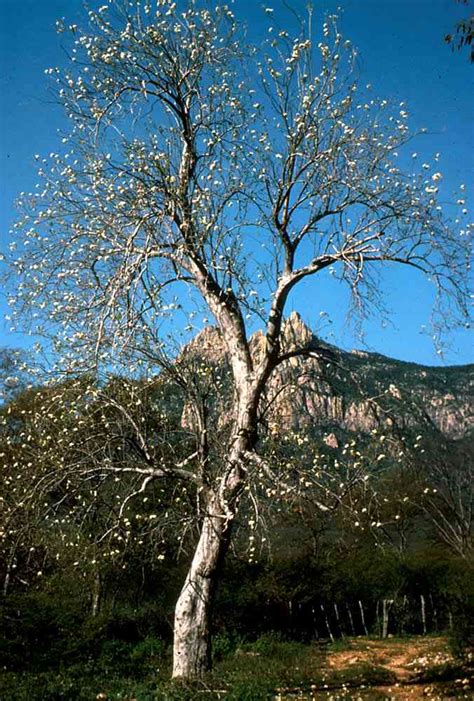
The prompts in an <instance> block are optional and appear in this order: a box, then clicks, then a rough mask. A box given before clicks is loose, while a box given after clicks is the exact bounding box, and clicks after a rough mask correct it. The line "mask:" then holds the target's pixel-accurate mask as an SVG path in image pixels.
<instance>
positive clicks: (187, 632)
mask: <svg viewBox="0 0 474 701" xmlns="http://www.w3.org/2000/svg"><path fill="white" fill-rule="evenodd" d="M216 505H217V504H216V501H215V500H213V503H212V504H211V508H210V509H209V510H208V513H207V515H206V516H205V517H204V519H203V523H202V530H201V535H200V538H199V542H198V545H197V547H196V550H195V553H194V557H193V560H192V563H191V567H190V569H189V572H188V574H187V577H186V581H185V583H184V586H183V588H182V590H181V593H180V595H179V598H178V602H177V604H176V609H175V617H174V647H173V678H183V679H193V678H194V679H198V678H200V677H202V676H203V675H204V674H205V673H206V672H207V671H208V670H209V669H210V666H211V611H212V604H213V599H214V591H215V586H216V580H217V575H218V569H219V564H220V562H221V560H222V558H223V556H224V555H225V553H226V551H227V546H228V543H229V536H230V522H229V519H228V517H227V516H226V515H225V514H223V513H222V512H220V513H219V510H218V509H216V508H215V506H216Z"/></svg>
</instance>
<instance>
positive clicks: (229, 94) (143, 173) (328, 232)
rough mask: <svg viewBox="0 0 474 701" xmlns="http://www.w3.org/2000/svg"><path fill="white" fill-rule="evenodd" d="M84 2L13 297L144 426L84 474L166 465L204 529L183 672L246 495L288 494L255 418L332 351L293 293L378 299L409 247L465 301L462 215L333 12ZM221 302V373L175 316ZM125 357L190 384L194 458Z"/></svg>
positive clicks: (181, 605)
mask: <svg viewBox="0 0 474 701" xmlns="http://www.w3.org/2000/svg"><path fill="white" fill-rule="evenodd" d="M268 13H269V14H270V15H271V11H270V9H269V10H268ZM89 16H90V23H91V28H90V30H89V31H88V32H85V33H82V32H80V30H79V29H78V28H77V27H76V26H75V25H72V26H70V27H69V28H67V27H65V26H62V25H61V26H60V31H64V32H66V31H70V33H71V34H72V42H73V47H72V51H71V54H70V58H71V65H70V69H69V70H68V71H67V72H66V73H65V74H64V75H62V74H61V73H60V72H59V71H56V70H55V69H49V70H48V72H49V73H50V74H52V76H53V78H54V79H55V80H56V81H57V83H58V97H59V100H60V102H61V103H62V104H63V105H64V107H65V111H66V115H67V118H68V119H69V121H70V124H71V130H70V133H69V134H68V135H67V136H65V137H64V139H63V141H64V143H65V144H66V146H65V149H66V147H67V149H68V150H67V152H65V153H63V154H62V155H59V154H51V155H50V157H49V158H47V159H44V160H43V161H42V162H41V163H40V171H39V173H40V176H41V177H42V179H43V185H42V187H41V188H40V189H39V190H38V192H37V193H34V194H32V195H30V196H28V195H25V196H24V197H22V198H21V205H22V207H23V209H24V217H23V219H22V221H21V222H19V224H18V226H17V232H18V233H17V236H18V237H20V236H21V237H22V239H21V240H22V244H23V245H24V246H27V248H26V249H25V254H23V253H22V252H21V251H20V252H19V253H16V254H15V255H14V256H13V262H12V264H13V266H14V270H15V271H16V274H17V275H18V276H19V281H18V294H17V295H16V301H17V303H18V308H17V310H16V311H15V312H14V314H18V315H20V316H21V318H23V319H27V318H28V316H29V318H30V319H31V322H32V327H33V329H34V331H35V332H36V333H39V334H43V335H44V336H45V337H46V338H50V339H51V342H50V346H49V348H47V353H48V357H49V358H51V359H53V358H54V363H53V364H52V367H51V374H52V376H53V377H54V376H55V374H59V376H60V377H63V374H64V373H68V374H72V375H73V376H78V375H79V374H80V373H82V372H87V373H89V376H94V377H97V378H98V379H97V380H94V382H96V383H98V384H97V385H96V386H97V387H98V388H99V389H98V390H97V391H95V394H94V401H97V402H99V405H100V403H101V402H102V406H103V407H104V410H103V411H104V413H107V412H108V411H110V410H111V407H113V411H114V412H115V416H119V415H120V416H121V417H122V419H123V423H122V426H124V425H127V426H128V428H127V431H129V432H130V433H129V440H128V441H126V442H127V444H128V445H130V444H131V443H132V444H133V445H134V448H133V451H132V452H133V459H132V460H131V461H130V459H129V461H128V462H127V464H125V463H119V464H117V463H115V462H113V461H114V460H115V459H116V455H114V456H113V457H112V458H111V459H112V464H110V465H109V466H110V468H111V469H110V470H107V463H105V464H104V463H103V462H102V461H101V460H99V462H97V461H95V457H94V456H95V455H96V454H95V453H89V457H91V456H92V457H94V462H93V464H92V466H91V463H90V462H89V461H88V460H87V461H86V463H80V462H77V461H73V462H72V463H71V464H72V465H74V466H75V467H74V474H75V479H82V480H85V479H86V478H87V479H89V478H90V477H91V472H90V470H92V469H94V470H95V471H96V474H98V475H99V476H100V479H101V480H102V479H104V480H105V479H106V478H111V479H119V480H120V481H122V484H123V486H124V488H129V489H130V495H132V494H135V495H136V494H137V493H139V494H143V493H144V492H145V491H146V490H148V489H149V488H150V487H152V486H154V485H155V483H157V482H158V483H159V482H160V480H166V481H168V482H169V481H172V482H173V481H174V482H175V483H176V484H177V485H180V489H181V488H182V491H183V492H185V493H187V494H189V495H191V496H190V497H186V501H187V504H188V508H191V505H192V506H193V508H194V513H195V515H197V517H198V523H199V537H198V539H197V544H196V547H195V551H194V554H193V556H192V561H191V565H190V568H189V572H188V574H187V577H186V581H185V583H184V585H183V588H182V591H181V594H180V596H179V599H178V602H177V605H176V613H175V628H174V633H175V642H174V669H173V675H174V676H175V677H199V676H201V675H202V674H203V673H204V672H205V670H206V669H207V668H208V666H209V650H210V647H209V645H210V615H211V608H212V601H213V592H214V589H215V585H216V578H217V573H218V568H219V564H220V562H221V561H222V558H223V556H224V555H225V552H226V550H227V548H228V545H229V541H230V537H231V531H232V524H233V523H234V522H235V519H236V515H237V513H238V509H239V503H240V502H241V501H242V499H243V497H245V496H248V497H249V498H250V499H255V498H258V497H259V495H261V493H262V492H265V494H266V496H267V497H268V498H272V497H273V495H274V494H275V493H276V489H275V488H273V487H272V488H270V487H268V488H265V484H266V480H272V479H273V465H272V463H271V461H270V460H268V459H266V458H265V455H264V446H265V431H264V429H263V426H264V424H263V423H262V422H261V421H260V418H261V417H262V416H264V415H265V405H266V403H267V402H268V401H270V400H269V398H268V397H267V391H268V388H269V385H270V378H271V376H272V373H273V372H274V371H275V369H276V368H277V367H279V366H280V365H282V364H283V363H286V362H291V361H292V359H294V358H310V359H311V358H313V359H318V360H319V361H321V362H323V361H324V352H323V351H322V350H319V349H318V348H317V347H316V348H315V347H314V345H308V344H307V343H305V342H304V341H303V343H302V344H301V345H299V346H295V345H294V344H288V343H287V342H286V341H285V339H284V335H283V327H284V319H285V306H286V303H287V301H288V299H289V297H290V294H291V292H292V291H293V289H294V288H295V287H296V286H297V285H298V284H300V283H301V282H303V281H305V280H307V279H309V278H313V277H315V276H319V277H320V276H321V275H323V274H324V271H330V272H331V273H334V274H335V275H339V278H340V280H341V282H342V283H345V284H347V285H348V286H349V288H350V290H351V292H352V296H353V300H354V305H355V308H356V310H358V311H359V313H360V314H362V315H363V314H364V313H365V312H366V311H367V310H368V309H370V308H371V307H372V306H373V307H375V308H379V307H380V305H381V303H382V301H383V294H382V289H381V287H380V285H379V282H378V280H377V278H376V277H375V273H376V270H377V266H379V265H382V264H383V265H386V264H388V263H397V264H400V265H404V266H409V267H410V268H411V269H412V270H413V271H414V274H415V273H417V272H421V273H424V274H426V275H428V276H429V277H430V278H431V279H432V280H433V282H434V283H435V284H436V286H437V290H438V293H439V295H438V301H439V302H440V304H441V305H447V307H448V308H449V309H450V310H451V312H453V313H454V312H455V311H456V310H457V311H458V312H459V313H460V316H461V317H462V316H463V314H464V311H465V306H464V301H465V290H464V283H463V280H464V276H463V271H464V269H465V265H466V245H465V235H466V233H467V229H466V228H464V229H462V230H461V232H459V231H458V230H457V229H458V227H454V228H452V226H451V225H449V224H448V223H447V222H446V221H445V220H444V218H443V214H442V212H441V208H440V205H439V202H438V199H437V192H438V181H439V180H440V179H441V174H440V173H437V172H435V173H433V174H432V175H429V176H428V177H426V171H424V170H422V171H421V172H420V173H418V174H415V175H413V176H412V175H407V174H405V173H404V172H403V171H402V169H401V168H400V167H399V166H398V165H397V157H398V149H400V148H402V147H403V146H404V145H405V144H406V143H407V142H408V141H409V139H410V138H411V134H410V132H409V129H408V126H407V113H406V111H405V110H404V109H400V107H398V108H397V110H396V111H395V112H394V111H393V110H392V109H391V108H390V107H389V105H388V104H387V102H386V101H384V100H382V101H376V100H372V99H371V98H369V97H365V96H364V95H362V96H361V98H360V103H359V102H358V101H357V97H356V93H357V84H356V79H355V75H354V60H355V51H354V50H353V48H352V47H351V45H350V42H348V41H343V39H342V37H341V35H340V34H339V32H338V29H337V25H336V18H334V17H329V18H328V19H327V20H326V21H325V22H324V24H323V26H322V34H323V36H322V37H321V41H320V42H319V43H317V39H315V38H314V37H313V35H312V30H311V23H309V28H305V27H304V25H302V29H301V33H300V35H299V36H297V37H296V38H294V39H292V38H291V37H290V36H289V35H288V34H287V33H286V32H279V33H278V32H277V30H276V29H273V31H272V32H271V33H270V41H269V42H268V43H266V44H265V45H264V46H263V47H259V48H252V47H247V46H245V44H244V42H243V37H242V29H241V27H240V25H239V23H238V22H237V21H236V20H235V18H234V16H233V15H232V13H231V11H230V9H229V8H228V7H226V6H223V7H220V8H216V9H214V8H213V9H212V10H210V9H199V8H198V7H197V6H196V5H195V4H194V3H189V4H188V5H187V8H186V9H185V10H184V11H181V10H180V9H178V8H177V7H176V5H175V3H172V2H171V1H169V0H160V1H159V2H157V7H156V11H155V8H153V10H152V8H151V6H150V5H148V4H145V5H144V6H143V8H141V7H140V6H139V5H138V3H137V4H136V3H133V2H132V3H125V2H123V3H121V2H115V3H113V4H112V5H111V7H110V9H108V8H107V6H103V7H102V8H100V9H99V10H98V11H97V12H90V13H89ZM21 232H22V233H21ZM206 314H210V315H212V317H213V318H214V321H215V324H216V327H217V330H216V332H215V335H214V336H213V338H214V339H219V342H220V343H221V344H222V346H223V348H224V351H225V354H226V369H225V372H224V373H222V372H221V371H219V370H218V369H217V368H215V367H213V365H212V362H211V364H210V365H209V362H207V363H199V361H198V360H196V357H197V356H196V355H193V354H192V353H191V354H189V353H188V354H187V355H186V354H184V355H183V354H180V352H179V335H178V330H179V329H180V328H181V329H183V327H184V329H183V333H184V334H185V336H184V337H185V338H186V334H187V337H188V338H189V334H190V333H191V331H192V330H193V328H196V327H199V325H205V324H206V323H207V317H206V316H205V315H206ZM440 318H441V317H437V320H438V321H439V319H440ZM451 318H453V317H451ZM257 326H259V327H260V328H263V333H262V334H261V335H260V337H259V338H260V341H259V343H257V344H256V343H255V342H252V341H251V339H250V337H249V329H251V328H252V327H253V328H256V327H257ZM204 340H205V339H204V338H203V337H201V341H199V340H198V342H197V343H198V345H199V343H202V344H203V345H204ZM172 341H173V342H174V345H175V348H174V350H173V348H172V346H173V342H172ZM193 358H194V359H193ZM209 359H211V361H212V343H211V349H210V355H209V357H208V360H209ZM110 373H115V374H117V375H119V376H122V377H123V376H126V375H127V374H128V375H130V376H131V377H135V378H137V377H142V378H146V377H153V375H156V374H157V373H158V374H159V375H160V377H166V376H167V377H169V378H171V379H172V380H173V382H174V385H175V387H177V388H179V390H178V391H179V392H181V393H182V394H183V395H184V397H185V400H186V402H187V406H188V415H189V416H190V417H191V419H190V421H188V422H187V424H186V425H185V426H184V429H185V433H186V431H187V441H184V442H182V443H181V448H182V449H183V451H182V452H181V453H180V455H179V458H178V457H174V455H173V454H172V455H171V456H168V457H167V458H166V459H165V460H164V461H163V460H162V457H163V454H162V453H160V452H159V451H157V450H156V446H157V445H158V444H159V442H160V439H159V436H158V435H156V434H155V435H153V434H150V435H149V434H147V433H146V432H145V431H144V430H143V429H142V425H141V424H140V423H137V421H135V419H134V416H133V415H132V414H131V413H130V411H129V410H128V406H127V405H122V404H120V402H115V400H113V401H112V400H111V398H110V396H109V397H107V396H106V393H104V392H103V391H101V390H100V388H101V387H103V386H104V383H105V380H104V377H106V376H107V375H110ZM142 381H143V382H145V379H143V380H142ZM211 389H212V391H211ZM216 391H217V396H219V395H220V396H221V397H223V396H225V397H226V400H225V402H224V403H222V402H216V401H214V400H213V399H212V397H215V396H216ZM57 401H58V402H60V401H61V402H62V409H63V410H66V409H68V408H69V410H70V411H74V407H72V406H71V405H68V404H67V402H66V403H64V401H63V400H62V399H61V400H60V399H59V396H58V400H57ZM114 402H115V403H114ZM103 427H104V428H105V433H106V434H107V431H109V432H110V436H112V435H114V432H113V430H112V426H111V424H110V422H108V421H107V420H104V423H103ZM48 435H50V434H48ZM130 435H131V436H132V437H133V440H132V438H130ZM48 440H50V441H52V443H51V446H50V449H49V452H50V453H51V452H52V451H53V450H54V441H55V437H54V434H53V435H52V436H51V437H50V439H48ZM72 442H74V441H72ZM110 442H111V441H110V440H109V441H108V443H107V444H108V445H109V444H110ZM79 447H81V446H79ZM72 449H73V450H74V445H73V446H72ZM351 459H352V458H351ZM353 461H354V463H356V462H357V460H356V458H355V457H354V458H353ZM277 467H278V470H277V472H278V473H279V474H278V475H277V478H276V482H277V484H278V485H279V486H280V487H282V489H283V490H284V491H285V493H286V494H289V493H290V494H291V493H292V492H293V491H297V490H299V489H301V488H303V486H304V485H305V484H308V485H309V486H308V489H312V488H313V487H314V490H317V489H318V488H320V484H319V482H318V479H319V477H318V476H316V477H314V475H313V473H314V469H313V466H312V464H309V465H299V466H298V465H294V466H293V467H292V468H290V467H288V465H284V466H283V468H282V463H281V461H278V462H277ZM298 467H299V469H300V471H298ZM66 469H68V467H67V465H66ZM282 469H283V477H282ZM316 472H317V471H316ZM130 475H133V480H131V479H130ZM137 481H138V485H137ZM272 490H273V491H272ZM323 491H324V490H323ZM319 503H320V505H321V508H322V509H327V508H331V507H330V506H328V505H326V504H325V503H323V502H322V501H321V500H320V502H319ZM119 515H120V514H119ZM121 515H122V516H123V513H122V514H121Z"/></svg>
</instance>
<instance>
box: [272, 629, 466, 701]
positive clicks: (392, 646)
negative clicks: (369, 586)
mask: <svg viewBox="0 0 474 701" xmlns="http://www.w3.org/2000/svg"><path fill="white" fill-rule="evenodd" d="M346 642H347V646H345V649H342V650H340V651H339V650H328V652H327V655H326V658H325V663H324V671H323V674H324V677H325V678H326V680H327V682H328V684H327V691H326V690H324V685H323V689H321V687H319V688H318V689H316V688H313V689H311V690H310V691H309V692H308V691H307V690H306V691H303V690H301V691H299V692H296V693H291V694H289V695H282V696H280V699H281V701H283V700H286V699H294V698H299V699H308V700H310V699H311V700H314V701H323V700H327V701H337V700H338V699H360V700H361V701H369V700H370V701H391V700H392V699H393V700H394V701H401V700H402V699H413V700H415V699H428V698H429V699H431V701H445V699H473V700H474V686H473V680H472V678H469V677H468V675H467V672H466V674H464V673H463V674H461V675H460V676H459V678H457V679H453V680H450V681H449V682H439V681H438V682H432V683H431V682H426V681H425V682H424V681H423V680H422V675H424V674H426V673H427V672H428V671H429V670H432V669H433V668H435V669H436V668H440V667H441V666H443V665H449V664H453V665H454V664H455V660H454V659H453V657H452V655H451V653H450V651H449V648H448V644H447V640H446V638H444V637H441V636H439V637H431V636H430V637H423V636H417V637H412V638H407V639H400V638H388V639H386V640H374V639H367V638H350V639H348V640H347V641H346ZM318 662H319V663H321V659H320V658H319V660H318ZM363 668H364V669H369V668H374V669H377V670H382V672H383V671H384V670H385V671H386V672H387V673H389V674H390V675H392V679H393V682H390V683H384V684H383V685H378V684H377V683H376V684H374V685H369V684H361V685H357V681H356V680H357V675H358V672H359V670H361V669H363ZM351 670H353V672H354V674H353V677H352V676H351ZM341 675H342V677H343V678H344V680H345V681H344V683H342V684H341V685H340V686H339V687H336V685H335V684H334V680H336V679H337V678H338V677H341ZM276 698H277V699H278V696H277V697H276Z"/></svg>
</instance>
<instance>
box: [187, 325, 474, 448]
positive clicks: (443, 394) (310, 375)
mask: <svg viewBox="0 0 474 701" xmlns="http://www.w3.org/2000/svg"><path fill="white" fill-rule="evenodd" d="M264 343H265V339H264V336H263V334H262V333H261V332H257V333H256V334H254V336H253V337H252V338H251V349H252V354H253V356H254V358H255V361H256V362H258V360H259V358H260V357H261V353H262V352H263V348H264ZM301 347H304V348H306V349H309V350H311V351H312V353H313V354H314V357H297V358H291V359H289V360H288V361H286V362H285V363H284V364H282V365H281V366H280V367H279V368H278V369H277V370H276V371H275V372H274V374H273V375H272V377H271V379H270V382H269V387H268V391H267V393H266V396H265V402H264V405H266V406H267V411H266V420H267V423H268V426H269V428H270V429H271V430H273V431H275V432H278V431H280V430H285V429H288V428H314V429H318V430H324V431H325V432H326V433H327V431H328V430H332V429H336V428H341V429H344V430H347V431H350V432H363V433H369V432H370V431H372V430H374V429H380V428H382V427H383V428H386V429H387V430H389V429H392V428H398V429H406V428H416V427H419V428H420V429H421V428H422V427H427V426H429V427H430V428H432V429H436V430H438V431H440V432H441V433H443V434H444V435H445V436H446V437H447V438H450V439H459V438H462V437H464V436H465V435H466V434H467V433H468V432H469V430H471V429H472V428H473V427H474V365H465V366H457V367H446V368H443V367H424V366H420V365H416V364H414V363H406V362H402V361H398V360H394V359H392V358H387V357H385V356H383V355H379V354H377V353H368V352H365V351H352V352H346V351H343V350H341V349H338V348H336V347H333V346H329V345H328V344H326V343H324V342H323V341H321V340H320V339H318V338H317V337H315V336H314V335H313V333H312V332H311V330H310V329H309V328H308V327H307V326H306V325H305V324H304V323H303V321H302V320H301V318H300V316H299V315H298V314H297V313H295V312H294V313H292V314H291V315H290V317H289V318H288V319H287V320H286V321H285V323H284V327H283V342H282V350H283V352H290V351H292V350H295V349H296V348H301ZM185 352H186V353H188V354H191V355H192V356H193V357H200V358H201V359H202V360H203V361H204V362H205V363H212V364H213V365H217V366H224V364H225V347H224V343H223V341H222V338H221V336H220V333H219V331H218V330H217V329H216V328H213V327H209V328H206V329H204V330H203V331H202V332H201V333H200V334H198V336H197V337H196V338H195V339H194V340H193V341H192V343H191V344H190V345H189V346H188V348H187V349H186V351H185ZM318 356H319V357H318Z"/></svg>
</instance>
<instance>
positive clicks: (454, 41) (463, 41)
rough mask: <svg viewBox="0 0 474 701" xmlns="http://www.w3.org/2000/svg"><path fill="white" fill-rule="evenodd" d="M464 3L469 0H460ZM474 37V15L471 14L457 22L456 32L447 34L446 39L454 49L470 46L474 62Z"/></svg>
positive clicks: (473, 61) (471, 57)
mask: <svg viewBox="0 0 474 701" xmlns="http://www.w3.org/2000/svg"><path fill="white" fill-rule="evenodd" d="M458 2H462V3H463V5H467V4H468V2H469V0H458ZM473 38H474V15H470V16H469V17H466V18H465V19H463V20H461V21H460V22H458V23H457V24H456V28H455V33H454V36H453V34H446V36H445V37H444V40H445V42H446V43H447V44H451V46H452V48H453V49H455V48H456V49H462V48H463V47H464V46H467V47H470V59H471V63H474V47H473V46H472V40H473Z"/></svg>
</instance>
